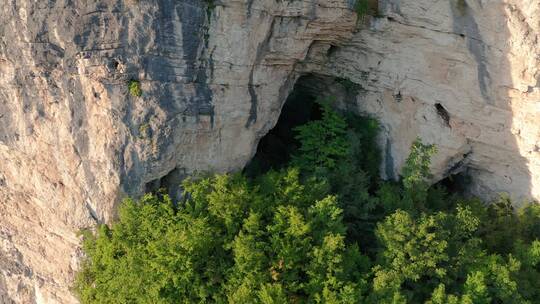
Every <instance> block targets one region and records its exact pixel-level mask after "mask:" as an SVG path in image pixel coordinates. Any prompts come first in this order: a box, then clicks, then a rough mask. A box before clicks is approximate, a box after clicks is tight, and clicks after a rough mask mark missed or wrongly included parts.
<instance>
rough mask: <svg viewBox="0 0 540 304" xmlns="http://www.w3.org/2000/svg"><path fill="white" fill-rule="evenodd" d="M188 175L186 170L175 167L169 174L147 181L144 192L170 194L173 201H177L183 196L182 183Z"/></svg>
mask: <svg viewBox="0 0 540 304" xmlns="http://www.w3.org/2000/svg"><path fill="white" fill-rule="evenodd" d="M186 176H187V174H186V172H185V170H183V169H180V168H174V169H173V170H172V171H170V172H169V173H167V175H165V176H163V177H161V178H158V179H155V180H152V181H150V182H148V183H146V184H145V187H144V188H145V189H144V192H145V193H154V194H158V193H163V194H168V195H169V197H170V198H171V199H172V200H173V202H176V201H178V200H179V199H180V197H181V196H182V189H181V187H180V185H181V183H182V181H183V180H184V178H185V177H186Z"/></svg>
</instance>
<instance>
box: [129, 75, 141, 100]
mask: <svg viewBox="0 0 540 304" xmlns="http://www.w3.org/2000/svg"><path fill="white" fill-rule="evenodd" d="M128 90H129V93H130V94H131V96H134V97H141V96H142V89H141V82H140V81H138V80H134V79H132V80H130V81H129V82H128Z"/></svg>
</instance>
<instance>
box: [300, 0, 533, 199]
mask: <svg viewBox="0 0 540 304" xmlns="http://www.w3.org/2000/svg"><path fill="white" fill-rule="evenodd" d="M380 10H381V12H380V13H381V14H382V15H384V16H386V17H385V18H377V19H375V20H372V22H371V23H370V24H369V26H367V27H366V28H364V29H362V30H360V31H359V32H358V33H356V34H355V35H354V37H353V39H352V40H351V41H350V42H348V43H347V45H345V46H344V47H342V48H339V49H336V50H335V52H334V53H332V54H331V56H330V58H324V57H323V56H321V55H320V53H316V52H313V56H311V58H309V59H308V60H307V63H306V64H305V65H304V67H303V70H304V71H306V72H312V71H316V72H317V73H319V74H325V75H333V76H339V77H344V78H348V79H351V80H352V81H354V82H355V83H357V84H359V85H360V90H359V94H358V95H357V96H355V97H353V98H352V100H349V103H351V104H353V105H354V107H355V109H356V110H357V111H361V112H367V113H370V114H372V115H374V116H376V117H378V118H379V119H380V121H381V122H382V124H383V127H384V132H383V136H382V137H383V138H381V144H382V145H383V146H384V149H383V150H384V151H385V164H384V169H383V173H384V174H385V175H386V176H387V177H389V178H395V177H396V176H397V175H398V172H399V168H400V167H401V165H402V164H403V162H404V160H405V158H406V157H407V155H408V150H409V148H410V144H411V142H412V141H413V140H414V138H416V137H417V136H420V137H421V138H422V139H423V140H424V142H428V143H434V144H436V145H437V147H438V150H439V153H438V154H437V156H436V157H435V159H434V160H433V168H432V171H433V173H434V175H435V177H434V181H437V180H440V179H441V178H444V177H448V176H451V175H454V174H458V173H460V172H464V173H466V174H467V175H469V176H470V178H471V179H470V181H467V182H466V183H467V184H466V187H467V190H468V191H469V192H471V193H473V194H476V195H480V196H482V197H484V198H489V197H491V196H493V195H496V194H497V192H508V193H510V194H511V195H512V196H513V197H514V198H516V199H517V200H518V202H519V201H520V200H521V199H526V198H531V197H534V198H536V199H538V198H540V137H539V135H540V123H539V119H540V107H539V101H540V70H539V69H540V57H539V56H538V54H540V44H539V38H540V5H539V2H538V1H521V0H505V1H502V0H498V1H479V0H477V1H473V0H467V1H464V0H451V1H433V0H416V1H397V0H396V1H383V2H382V3H381V4H380Z"/></svg>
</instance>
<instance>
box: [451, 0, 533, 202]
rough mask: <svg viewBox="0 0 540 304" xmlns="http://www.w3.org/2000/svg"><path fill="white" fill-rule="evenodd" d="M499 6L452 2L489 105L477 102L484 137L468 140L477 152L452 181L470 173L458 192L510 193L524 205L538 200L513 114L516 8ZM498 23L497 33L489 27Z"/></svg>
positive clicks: (465, 158)
mask: <svg viewBox="0 0 540 304" xmlns="http://www.w3.org/2000/svg"><path fill="white" fill-rule="evenodd" d="M495 2H496V3H489V4H484V3H485V2H483V1H478V0H453V1H451V6H452V7H451V10H452V17H453V31H454V33H456V34H459V35H460V36H461V37H462V39H463V40H464V43H465V45H466V48H467V50H468V52H469V54H470V56H471V57H472V58H473V59H474V61H475V63H476V66H474V67H470V68H471V69H474V71H475V73H476V79H477V85H478V90H479V92H480V96H481V99H482V101H483V104H482V103H481V102H479V101H478V100H474V101H473V102H475V103H477V104H475V105H474V106H473V109H474V110H477V113H471V117H476V119H475V120H473V121H474V122H475V123H476V125H478V126H479V133H478V134H474V135H471V134H468V136H467V139H468V141H469V144H470V146H471V151H470V152H468V153H467V154H464V155H463V159H462V160H461V161H459V162H457V163H454V164H453V166H452V167H450V168H449V170H448V172H447V173H446V176H450V177H451V176H453V175H455V174H458V175H460V176H463V173H465V174H466V175H468V176H470V177H471V178H466V179H462V178H458V179H456V180H457V184H458V185H457V186H458V187H461V188H466V189H467V190H468V192H471V193H473V194H480V195H482V196H483V197H486V198H489V197H492V198H493V197H495V196H497V195H498V193H494V191H493V190H495V191H497V192H506V193H508V194H509V195H510V196H511V197H513V198H514V199H515V203H516V204H520V203H522V202H523V200H527V199H529V198H531V197H532V195H533V193H532V187H533V182H532V176H531V171H530V169H529V160H528V159H527V158H526V157H524V156H523V154H525V151H523V147H520V143H519V139H518V135H516V132H517V134H519V132H520V130H516V122H517V121H516V120H517V119H518V118H517V117H516V113H515V112H514V111H513V108H512V98H513V97H512V96H511V91H512V90H516V89H515V88H516V87H518V85H519V84H516V83H514V80H513V77H512V70H513V69H515V67H513V66H512V62H511V59H510V58H511V56H515V54H512V52H511V48H510V46H511V43H510V42H511V40H512V33H511V31H510V28H509V22H510V20H509V16H508V10H509V6H510V4H506V3H502V2H497V1H495ZM481 19H483V20H481ZM493 23H495V28H488V27H486V26H485V25H486V24H487V25H493ZM480 24H481V25H482V26H481V25H480ZM487 34H489V36H488V35H487ZM456 89H459V88H456ZM514 98H515V97H514ZM495 122H496V123H495ZM454 125H456V124H455V123H454ZM446 181H447V182H448V180H446ZM443 182H444V181H443ZM455 185H456V183H454V185H453V186H455Z"/></svg>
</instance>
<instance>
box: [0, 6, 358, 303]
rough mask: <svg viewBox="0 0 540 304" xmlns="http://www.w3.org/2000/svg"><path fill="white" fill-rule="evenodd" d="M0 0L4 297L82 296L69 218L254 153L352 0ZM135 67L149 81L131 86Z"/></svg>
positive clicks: (334, 39) (76, 221) (0, 288)
mask: <svg viewBox="0 0 540 304" xmlns="http://www.w3.org/2000/svg"><path fill="white" fill-rule="evenodd" d="M213 3H214V4H213V5H208V4H207V2H205V1H200V0H183V1H177V0H162V1H131V0H125V1H122V0H102V1H83V0H79V1H78V0H76V1H72V0H69V1H68V0H58V1H26V0H22V1H4V2H3V3H2V5H0V299H1V300H0V302H8V303H9V302H10V301H15V302H17V303H31V302H32V301H34V300H35V301H37V302H43V303H55V302H58V303H70V302H75V299H74V298H73V296H71V295H70V293H69V290H68V287H69V284H70V282H71V279H72V276H73V273H74V270H75V269H76V266H77V260H78V257H79V252H78V251H77V243H78V238H77V237H76V235H75V232H76V231H77V230H78V229H80V228H82V227H90V226H93V225H95V224H96V223H102V222H106V221H109V220H110V219H111V218H112V217H113V216H114V207H115V204H116V203H117V202H118V201H119V199H120V198H122V197H123V196H125V195H138V194H141V193H143V192H144V191H146V190H151V189H154V188H157V187H160V186H164V185H173V184H176V183H178V182H179V181H180V180H181V178H182V177H183V176H185V175H187V174H190V173H192V172H194V171H217V172H223V171H230V170H234V169H238V168H241V167H242V166H243V165H244V164H245V163H246V162H248V161H249V159H250V157H251V155H252V154H253V153H254V151H255V149H256V144H257V141H258V139H259V138H260V137H261V136H263V135H264V134H265V133H266V132H267V131H268V130H269V129H270V128H271V127H272V126H273V124H274V123H275V122H276V121H277V119H278V117H279V112H280V108H281V105H282V102H283V101H284V100H285V98H286V97H287V94H288V92H289V90H290V88H291V87H292V85H293V84H294V81H295V77H296V76H295V75H296V74H294V73H293V70H294V67H295V65H296V63H297V62H298V61H299V60H301V59H303V58H304V57H305V56H306V54H307V52H308V50H309V48H310V45H311V44H312V43H313V41H315V40H317V41H322V42H323V43H325V44H338V43H339V42H341V41H344V40H346V39H348V38H350V36H351V32H352V30H353V28H354V26H355V24H356V17H355V15H354V14H353V12H352V11H351V10H350V4H349V3H348V2H347V1H345V0H318V1H279V2H276V1H274V0H250V1H247V0H242V1H213ZM130 79H135V80H138V81H140V84H141V88H142V91H143V94H142V96H141V97H134V96H131V95H130V94H129V93H128V89H127V82H128V81H129V80H130Z"/></svg>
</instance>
